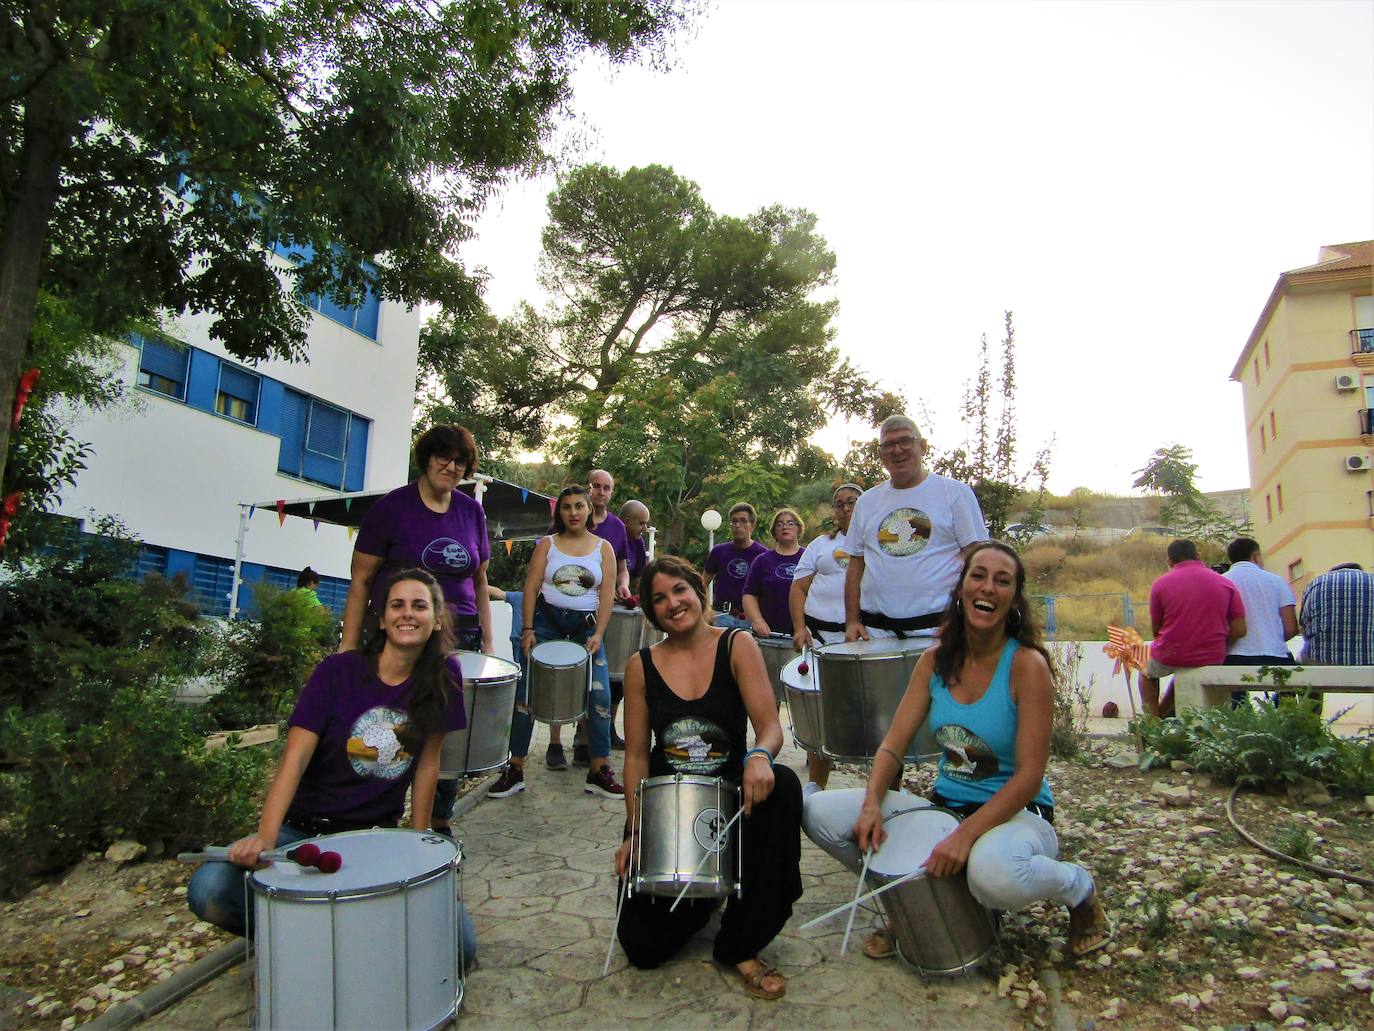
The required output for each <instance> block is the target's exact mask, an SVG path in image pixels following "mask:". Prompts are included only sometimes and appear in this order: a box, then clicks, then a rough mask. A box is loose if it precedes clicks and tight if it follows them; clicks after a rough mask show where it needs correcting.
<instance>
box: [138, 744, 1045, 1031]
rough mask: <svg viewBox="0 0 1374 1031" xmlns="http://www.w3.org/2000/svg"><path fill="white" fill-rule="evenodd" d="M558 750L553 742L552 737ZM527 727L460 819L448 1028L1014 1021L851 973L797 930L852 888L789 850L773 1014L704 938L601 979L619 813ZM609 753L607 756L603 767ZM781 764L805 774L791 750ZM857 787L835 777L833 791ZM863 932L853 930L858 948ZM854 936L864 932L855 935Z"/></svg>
mask: <svg viewBox="0 0 1374 1031" xmlns="http://www.w3.org/2000/svg"><path fill="white" fill-rule="evenodd" d="M565 736H566V735H565ZM546 740H547V736H546V734H545V733H544V728H542V727H538V728H537V732H536V737H535V744H534V747H533V748H532V749H531V762H530V764H529V770H528V772H527V774H526V778H527V782H528V784H529V787H528V789H527V790H526V791H525V792H523V793H522V794H519V795H516V796H514V797H512V798H506V799H487V800H485V801H483V802H482V803H481V804H480V805H478V807H477V808H476V809H475V810H474V811H473V812H472V813H470V814H468V815H467V816H466V817H465V818H464V819H463V820H462V821H461V826H460V837H461V838H462V840H463V845H464V854H465V860H464V863H463V870H462V876H463V895H464V898H465V900H466V902H467V905H468V908H469V910H470V911H471V913H472V916H473V919H474V921H475V922H476V925H477V938H478V942H479V947H478V955H479V959H480V964H479V966H478V969H477V970H475V971H474V972H473V973H472V974H471V975H470V977H469V979H468V984H467V995H466V999H465V1002H464V1006H463V1013H462V1018H461V1020H460V1023H461V1025H462V1026H463V1027H464V1028H471V1029H497V1028H499V1029H505V1028H522V1029H523V1028H533V1027H540V1026H547V1025H549V1024H551V1023H553V1022H555V1021H556V1022H558V1023H559V1024H563V1025H572V1026H580V1027H587V1028H595V1029H597V1031H603V1029H608V1028H618V1027H625V1026H630V1025H635V1024H641V1023H647V1022H654V1023H657V1024H658V1025H660V1026H661V1027H664V1028H692V1029H695V1028H772V1027H794V1028H843V1029H846V1031H848V1029H852V1028H893V1029H898V1028H900V1029H902V1031H907V1029H909V1028H911V1027H912V1026H913V1025H914V1026H927V1027H943V1028H958V1029H962V1028H971V1029H972V1028H977V1029H982V1028H1012V1027H1018V1026H1020V1021H1019V1020H1017V1017H1016V1012H1015V1010H1014V1008H1013V1007H1012V1006H1011V1005H1010V1004H1009V1003H1008V1002H1007V1001H1006V1000H1003V999H999V998H997V995H996V992H995V991H994V983H993V981H992V980H991V979H990V978H989V977H987V976H982V977H972V978H953V979H931V980H922V979H921V978H920V977H919V976H917V975H916V974H913V973H911V972H910V971H908V970H906V969H905V968H903V967H902V966H900V965H899V964H898V963H897V962H896V961H884V962H873V961H872V960H868V959H865V958H864V957H863V956H862V955H861V954H860V953H859V952H858V950H857V948H856V947H855V942H851V946H850V952H849V954H848V955H846V956H844V957H841V956H840V954H839V953H840V942H841V939H842V937H843V931H844V922H843V920H839V919H837V920H834V921H832V922H831V923H829V924H824V925H822V926H820V927H818V928H815V929H814V930H812V931H805V932H803V931H798V930H797V929H796V928H797V927H798V926H799V925H801V924H803V923H805V922H806V921H807V920H809V919H811V917H813V916H817V915H819V914H820V913H822V912H824V911H826V910H827V909H830V908H833V907H834V906H837V905H839V904H840V903H841V902H844V901H845V900H846V899H848V898H851V897H852V895H853V890H854V878H853V876H852V875H850V874H848V873H845V872H843V871H842V870H840V868H839V867H838V866H837V865H836V864H835V863H834V861H833V860H831V859H830V858H829V857H828V856H826V855H825V854H824V853H822V852H821V851H820V850H818V849H817V848H815V846H813V845H811V843H810V842H809V841H807V840H806V839H805V838H803V839H802V879H803V884H804V886H805V890H806V893H805V895H803V897H802V899H801V901H800V902H799V903H798V904H797V906H796V910H795V912H794V914H793V917H792V920H791V921H790V922H789V924H788V926H787V927H786V928H785V929H784V931H783V933H782V935H781V936H780V937H779V938H778V939H777V940H776V941H774V942H773V944H772V945H771V946H770V948H769V949H767V950H765V952H764V958H765V959H767V960H769V961H770V962H772V963H773V964H775V965H776V966H778V967H779V968H780V969H781V970H782V971H783V973H784V974H786V975H787V977H788V985H787V995H786V997H785V998H784V999H783V1000H781V1001H780V1002H764V1001H761V1000H757V999H753V998H750V997H749V996H748V995H746V994H745V993H744V991H743V989H742V988H741V987H740V986H739V984H738V981H737V978H736V977H735V975H734V972H733V971H729V972H727V971H724V970H721V969H719V968H717V967H716V966H715V965H714V964H713V963H712V962H711V958H710V955H711V939H712V935H713V933H714V929H715V926H716V921H715V920H713V921H712V923H711V926H710V927H708V928H707V930H705V931H703V932H702V933H701V934H699V935H698V936H697V937H696V938H695V939H694V940H693V941H692V942H690V943H689V944H688V946H687V948H686V949H685V950H684V951H683V953H682V954H681V955H680V956H678V957H677V958H676V959H675V960H674V961H673V962H671V963H669V964H667V965H665V966H663V967H661V968H659V969H657V970H651V971H640V970H634V969H631V968H630V967H629V965H628V964H627V962H626V960H625V956H624V953H622V952H621V951H620V949H619V947H617V948H616V950H615V953H614V956H613V959H612V962H611V972H610V976H608V977H605V978H603V977H602V976H601V969H602V964H603V963H604V962H605V958H606V946H607V944H608V942H609V938H610V934H611V927H612V924H613V922H614V918H615V874H614V870H613V867H612V863H613V856H614V852H615V848H616V845H617V844H618V843H619V840H620V829H621V827H622V825H623V823H624V812H625V811H624V806H623V804H622V803H619V802H611V801H606V800H600V799H597V798H595V797H593V796H591V795H588V794H586V793H584V792H583V790H582V786H583V784H582V782H583V778H584V776H585V774H584V773H583V772H582V771H581V770H579V769H577V768H575V767H570V768H569V769H568V770H565V771H561V772H551V771H549V770H546V769H545V768H544V765H543V761H542V759H543V753H544V742H545V741H546ZM618 757H619V753H617V758H618ZM781 761H783V762H785V763H787V764H788V765H790V766H791V767H792V768H793V769H795V770H804V768H805V761H804V757H803V756H802V754H801V753H800V752H797V751H796V750H795V749H793V748H791V747H789V748H787V749H785V750H784V752H783V755H782V758H781ZM850 784H853V785H854V786H857V785H858V784H859V781H858V780H857V779H853V778H849V779H848V780H846V779H845V778H842V777H838V778H836V779H835V780H834V781H833V782H832V786H837V787H838V786H849V785H850ZM866 920H867V918H866V917H865V916H864V915H863V914H861V915H860V918H859V920H858V921H856V924H855V936H856V941H857V940H861V938H862V934H866V933H867V926H868V925H867V922H866ZM861 932H862V934H861ZM249 1011H250V1006H249V1004H248V975H247V971H246V970H245V969H244V968H243V967H239V968H235V969H234V970H231V971H230V972H229V973H227V974H225V975H224V976H222V977H220V978H219V979H218V980H217V981H215V982H214V983H212V984H210V985H208V986H206V987H205V988H202V989H201V990H200V991H198V992H196V993H195V994H193V995H192V996H190V997H188V998H187V999H185V1000H183V1001H182V1002H181V1003H179V1004H178V1005H177V1006H175V1007H173V1008H172V1009H170V1010H168V1011H166V1012H165V1013H162V1014H159V1015H158V1016H157V1017H156V1018H154V1019H153V1020H151V1021H149V1022H148V1024H149V1025H151V1026H155V1027H161V1028H195V1029H202V1028H203V1029H210V1028H222V1027H223V1028H227V1027H243V1026H244V1025H245V1023H246V1020H247V1016H248V1015H249Z"/></svg>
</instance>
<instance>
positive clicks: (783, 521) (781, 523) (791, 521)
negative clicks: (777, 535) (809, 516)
mask: <svg viewBox="0 0 1374 1031" xmlns="http://www.w3.org/2000/svg"><path fill="white" fill-rule="evenodd" d="M779 526H797V527H800V526H801V523H799V522H797V521H796V520H795V519H779V520H778V521H777V522H776V523H774V524H773V529H775V530H776V529H777V528H778V527H779Z"/></svg>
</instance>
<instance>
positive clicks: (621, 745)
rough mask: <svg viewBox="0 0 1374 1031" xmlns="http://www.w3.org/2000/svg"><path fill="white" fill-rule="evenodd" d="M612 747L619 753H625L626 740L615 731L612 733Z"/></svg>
mask: <svg viewBox="0 0 1374 1031" xmlns="http://www.w3.org/2000/svg"><path fill="white" fill-rule="evenodd" d="M611 747H612V748H614V749H615V750H616V751H617V752H623V751H625V739H624V738H623V737H621V736H620V735H619V734H617V733H616V732H615V731H614V730H613V731H611Z"/></svg>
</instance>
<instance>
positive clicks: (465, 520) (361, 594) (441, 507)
mask: <svg viewBox="0 0 1374 1031" xmlns="http://www.w3.org/2000/svg"><path fill="white" fill-rule="evenodd" d="M414 457H415V465H416V466H417V467H418V468H419V470H420V478H419V479H418V480H415V481H414V482H413V483H408V484H406V485H405V486H404V487H398V488H397V489H396V490H393V491H392V492H391V493H389V494H387V495H385V496H384V497H381V498H379V499H378V500H377V502H376V503H375V504H374V505H373V506H372V508H371V509H369V510H368V513H367V515H366V516H365V517H364V518H363V525H362V526H361V527H360V528H359V530H358V540H357V543H356V544H354V546H353V569H352V574H351V575H352V582H351V583H350V584H349V585H348V600H347V601H346V602H345V603H344V616H343V640H342V642H341V643H340V644H339V651H341V652H346V651H351V650H353V649H355V648H358V647H360V646H362V645H363V644H365V643H366V641H367V639H368V638H369V637H371V635H372V634H373V633H375V632H376V629H377V624H376V617H377V616H378V615H379V613H380V612H381V606H382V598H383V595H384V594H385V591H386V588H387V584H388V583H389V582H390V576H391V575H392V574H394V573H396V572H397V571H398V570H401V569H411V568H419V569H426V570H428V571H429V572H430V573H432V574H433V575H434V578H435V579H436V580H437V581H438V582H439V586H440V587H441V588H442V589H443V592H444V606H445V608H446V609H447V610H448V615H449V620H448V625H449V626H450V627H451V628H452V635H453V640H454V641H455V642H456V644H455V646H456V647H458V648H461V649H463V650H464V651H473V652H476V651H482V652H486V653H487V654H492V653H493V651H492V646H491V601H490V599H489V598H488V597H487V560H488V559H489V558H490V557H491V545H490V541H489V540H488V538H487V516H486V513H485V512H484V511H483V509H482V506H481V505H480V504H479V503H478V502H477V501H476V500H474V499H473V498H470V497H468V495H467V494H465V493H463V492H462V491H461V490H459V489H458V484H459V483H460V482H462V481H463V480H465V479H470V478H471V476H472V474H473V472H474V471H475V470H476V469H477V442H476V441H475V440H473V438H472V434H471V433H469V432H468V430H467V429H466V428H464V427H462V426H432V427H430V429H428V430H426V431H425V432H424V433H423V434H421V435H420V438H419V439H418V440H417V441H415V456H414ZM365 614H367V615H368V616H370V617H371V618H370V619H364V615H365ZM457 792H458V782H457V781H456V780H441V781H440V782H439V787H438V794H436V795H435V798H434V829H435V830H437V831H440V832H442V833H447V832H448V827H449V821H450V820H451V819H452V817H453V803H454V799H455V797H456V796H457Z"/></svg>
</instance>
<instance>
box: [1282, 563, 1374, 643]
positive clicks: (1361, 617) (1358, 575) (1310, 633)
mask: <svg viewBox="0 0 1374 1031" xmlns="http://www.w3.org/2000/svg"><path fill="white" fill-rule="evenodd" d="M1298 624H1299V625H1300V626H1301V627H1302V638H1303V661H1304V662H1311V663H1318V664H1320V665H1324V666H1374V573H1366V572H1365V571H1364V569H1363V568H1361V567H1360V565H1359V564H1358V563H1355V562H1345V563H1342V564H1341V565H1339V566H1333V567H1332V568H1331V570H1330V572H1326V573H1322V574H1321V576H1318V577H1317V578H1316V579H1314V580H1313V581H1312V582H1311V583H1310V584H1308V585H1307V589H1306V590H1305V591H1303V592H1302V615H1301V616H1300V617H1299V619H1298Z"/></svg>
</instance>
